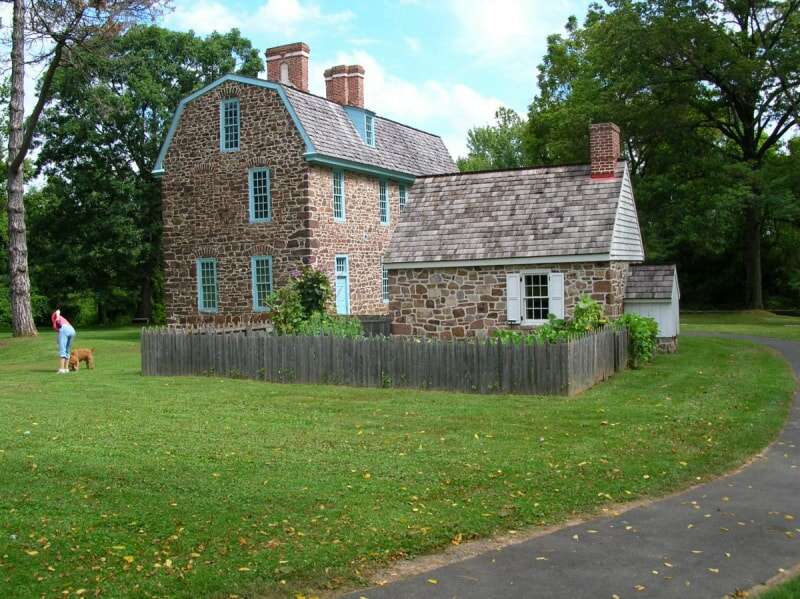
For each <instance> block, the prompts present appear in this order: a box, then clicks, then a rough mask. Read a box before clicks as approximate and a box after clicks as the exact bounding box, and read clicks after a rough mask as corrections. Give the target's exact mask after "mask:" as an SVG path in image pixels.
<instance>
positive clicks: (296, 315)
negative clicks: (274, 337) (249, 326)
mask: <svg viewBox="0 0 800 599" xmlns="http://www.w3.org/2000/svg"><path fill="white" fill-rule="evenodd" d="M267 305H268V306H269V308H270V319H271V320H272V324H273V326H274V327H275V332H276V333H278V334H279V335H293V334H294V333H296V332H297V327H298V326H300V324H301V323H302V322H303V321H304V320H305V319H306V314H305V312H304V310H303V304H302V302H301V300H300V292H299V291H298V290H297V287H296V286H295V285H294V284H292V283H289V284H288V285H284V286H283V287H281V288H280V289H278V291H276V292H274V293H272V294H270V296H269V297H268V298H267Z"/></svg>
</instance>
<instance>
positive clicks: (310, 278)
mask: <svg viewBox="0 0 800 599" xmlns="http://www.w3.org/2000/svg"><path fill="white" fill-rule="evenodd" d="M294 281H295V285H296V286H297V291H298V293H299V294H300V303H301V304H302V306H303V312H304V313H305V315H306V316H307V317H309V316H311V315H312V314H315V313H318V312H323V311H324V310H325V306H326V304H327V303H328V302H329V301H330V300H331V298H332V297H333V292H332V291H331V282H330V281H329V280H328V275H326V274H325V273H324V272H322V271H320V270H317V269H315V268H311V267H309V266H306V267H304V268H303V270H302V271H300V274H299V276H298V277H296V278H295V279H294Z"/></svg>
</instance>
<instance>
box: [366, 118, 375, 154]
mask: <svg viewBox="0 0 800 599" xmlns="http://www.w3.org/2000/svg"><path fill="white" fill-rule="evenodd" d="M364 136H365V138H366V141H367V145H368V146H371V147H373V148H374V147H375V119H374V118H373V117H372V115H371V114H365V115H364Z"/></svg>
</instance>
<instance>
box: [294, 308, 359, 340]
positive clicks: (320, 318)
mask: <svg viewBox="0 0 800 599" xmlns="http://www.w3.org/2000/svg"><path fill="white" fill-rule="evenodd" d="M295 333H296V334H298V335H331V336H335V337H361V335H363V334H364V329H363V327H362V326H361V321H360V320H359V319H358V318H355V317H352V316H331V315H330V314H326V313H325V312H314V313H313V314H312V315H311V316H309V317H308V318H307V319H306V320H304V321H303V322H301V323H300V324H299V325H298V326H297V328H296V330H295Z"/></svg>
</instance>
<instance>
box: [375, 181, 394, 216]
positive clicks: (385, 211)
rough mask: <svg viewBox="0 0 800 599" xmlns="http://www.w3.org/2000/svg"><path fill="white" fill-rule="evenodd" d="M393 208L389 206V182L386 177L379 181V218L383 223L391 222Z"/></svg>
mask: <svg viewBox="0 0 800 599" xmlns="http://www.w3.org/2000/svg"><path fill="white" fill-rule="evenodd" d="M391 218H392V217H391V210H390V206H389V184H388V183H387V182H386V179H380V180H379V181H378V220H379V221H380V223H381V224H382V225H388V224H389V223H390V222H391Z"/></svg>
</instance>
